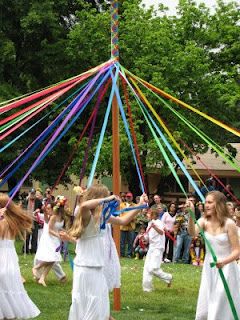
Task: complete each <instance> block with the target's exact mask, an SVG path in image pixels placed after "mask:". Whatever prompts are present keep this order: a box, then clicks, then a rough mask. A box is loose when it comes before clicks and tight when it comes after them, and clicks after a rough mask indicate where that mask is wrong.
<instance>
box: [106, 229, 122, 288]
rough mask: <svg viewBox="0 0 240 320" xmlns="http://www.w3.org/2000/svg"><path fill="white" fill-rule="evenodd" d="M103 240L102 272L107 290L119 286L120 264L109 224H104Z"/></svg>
mask: <svg viewBox="0 0 240 320" xmlns="http://www.w3.org/2000/svg"><path fill="white" fill-rule="evenodd" d="M103 240H104V268H103V272H104V275H105V278H106V281H107V286H108V290H109V291H112V290H113V289H114V288H120V285H121V266H120V262H119V258H118V253H117V249H116V245H115V243H114V240H113V237H112V229H111V224H109V223H107V224H106V229H105V230H104V234H103Z"/></svg>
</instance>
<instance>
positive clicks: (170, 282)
mask: <svg viewBox="0 0 240 320" xmlns="http://www.w3.org/2000/svg"><path fill="white" fill-rule="evenodd" d="M172 281H173V278H172V279H171V280H170V281H169V282H168V284H167V287H168V288H170V287H171V286H172Z"/></svg>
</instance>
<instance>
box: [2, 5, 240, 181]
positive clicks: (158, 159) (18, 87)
mask: <svg viewBox="0 0 240 320" xmlns="http://www.w3.org/2000/svg"><path fill="white" fill-rule="evenodd" d="M119 3H120V17H119V18H120V25H119V35H120V39H119V45H120V63H121V64H122V65H123V66H124V67H126V68H127V69H128V70H130V71H131V72H132V73H134V74H136V75H138V76H139V77H141V78H143V79H145V80H146V81H148V82H150V83H152V84H154V85H155V86H156V87H158V88H161V89H162V90H164V91H166V92H168V93H170V94H172V95H173V96H175V97H177V98H179V99H181V100H182V101H184V102H186V103H188V104H190V105H192V106H194V107H196V108H198V109H199V110H201V111H203V112H205V113H207V114H209V115H211V116H213V117H215V118H217V119H219V120H221V121H223V122H225V123H227V124H229V125H231V126H233V127H236V128H238V127H239V117H238V115H239V112H238V110H239V106H240V87H239V83H240V77H239V68H240V23H239V22H240V19H239V18H240V10H239V6H238V4H237V3H235V2H231V3H228V4H225V3H224V1H222V0H219V1H217V7H216V11H214V12H210V9H209V8H207V7H206V6H205V5H204V4H203V3H202V4H200V5H197V4H196V3H195V2H194V1H193V0H180V1H179V5H178V8H177V15H176V16H169V15H167V14H166V8H164V7H163V6H162V5H161V6H159V10H157V11H154V9H153V8H150V9H146V8H144V7H142V6H141V5H140V4H141V1H140V0H131V1H130V0H129V1H127V0H126V1H123V0H121V1H119ZM0 9H1V10H0V15H1V28H0V39H1V41H0V47H1V53H2V54H1V57H0V70H1V72H0V99H1V100H2V101H3V100H5V99H9V98H12V97H13V96H15V95H19V94H23V93H26V92H30V91H33V90H36V89H39V88H41V87H45V86H47V85H49V84H51V83H56V82H58V81H60V80H62V79H65V78H67V77H70V76H73V75H76V74H79V73H81V72H83V71H85V70H86V69H88V68H90V67H94V66H96V65H98V64H100V63H102V62H104V61H106V60H108V59H109V58H110V12H109V1H108V2H107V1H81V0H75V1H72V0H69V1H67V2H66V1H62V0H57V1H51V0H43V1H41V2H39V1H35V0H33V1H22V0H18V1H16V0H8V1H6V0H3V1H1V3H0ZM146 94H147V96H148V98H149V100H150V101H152V102H153V105H154V107H155V109H156V111H157V112H158V113H159V114H161V117H162V118H163V120H164V121H165V123H166V124H167V126H168V128H169V130H170V131H171V132H172V133H173V134H174V135H175V136H178V137H180V138H181V139H183V140H184V141H185V142H186V143H187V144H188V145H190V146H191V147H192V148H193V149H194V150H196V151H197V152H205V151H206V150H207V148H208V146H207V145H205V144H204V143H203V142H202V140H201V139H200V138H199V137H198V136H196V135H195V134H194V133H193V132H192V131H191V130H189V129H188V128H187V127H186V125H185V124H184V123H183V122H181V121H179V119H178V118H176V117H175V116H174V115H173V114H171V113H169V110H168V109H167V108H165V107H164V105H161V103H160V102H156V100H154V99H153V97H152V96H151V95H150V94H149V93H146ZM106 101H107V100H106ZM106 101H105V103H107V102H106ZM174 108H176V110H177V111H179V112H181V114H182V115H183V116H185V117H187V118H188V119H189V120H190V121H192V122H193V123H194V124H195V125H196V126H197V127H198V128H199V129H201V130H202V131H203V132H205V133H206V134H207V135H208V136H210V137H211V138H212V139H213V140H215V141H217V142H218V143H219V144H220V145H226V144H227V143H228V142H238V141H239V139H238V138H237V137H235V136H233V135H231V134H229V133H227V132H225V131H224V133H223V130H222V129H220V128H218V127H216V125H214V124H212V123H209V122H208V121H206V120H204V121H203V119H202V118H200V117H199V116H197V115H195V114H193V113H191V114H190V115H189V111H186V110H183V109H182V108H180V107H179V106H176V105H175V106H174ZM132 110H133V112H134V125H135V130H136V132H137V138H138V143H139V149H140V150H141V158H142V163H143V167H144V170H145V172H146V173H147V172H150V171H152V170H154V166H155V165H156V164H157V163H162V162H163V163H164V160H163V158H162V156H161V154H160V152H159V149H158V148H157V147H156V145H155V142H154V140H153V138H152V136H151V134H150V132H149V130H148V129H147V128H146V126H145V125H144V119H143V118H142V116H141V115H140V112H139V108H138V106H137V105H136V103H135V102H134V101H132ZM103 113H104V112H103V110H102V109H101V110H100V114H99V119H98V122H97V126H96V129H95V135H94V137H95V139H94V141H93V145H92V149H91V152H90V155H89V165H88V170H89V168H90V166H91V160H92V158H93V155H94V150H95V146H96V142H97V137H98V133H99V130H100V128H101V122H102V118H101V115H103ZM89 114H90V113H89ZM89 114H84V115H83V117H82V118H81V119H80V120H79V122H78V124H77V126H75V127H74V128H72V130H71V131H70V132H69V133H68V134H67V135H66V136H65V137H64V138H63V139H62V141H61V143H60V144H59V145H58V146H57V147H56V148H55V150H54V151H53V152H52V153H51V154H50V155H49V156H48V157H47V158H46V160H44V162H43V163H42V164H41V165H40V166H39V168H38V169H36V170H35V171H34V173H33V177H34V178H38V179H39V180H40V181H43V182H46V183H49V184H53V182H54V180H55V179H56V177H57V175H58V174H59V172H60V170H61V168H62V167H63V165H64V163H65V162H66V161H67V159H68V155H69V153H70V150H71V149H72V147H73V146H74V145H75V143H76V141H77V138H78V136H79V134H80V132H81V130H82V128H83V127H84V124H85V122H86V120H87V118H88V116H89ZM189 116H190V118H189ZM34 121H35V120H34ZM49 121H50V119H48V122H49ZM45 126H46V124H41V125H40V126H39V127H38V128H37V130H35V132H34V133H31V134H29V135H28V136H27V137H25V138H23V139H21V142H19V143H18V146H17V148H16V146H13V147H11V148H9V151H7V152H4V153H2V154H1V159H2V161H1V164H0V166H1V167H3V166H4V165H5V164H6V163H7V162H8V161H9V159H10V158H14V157H16V156H17V154H18V153H19V152H20V150H21V149H22V148H23V147H24V146H26V145H27V144H28V143H29V142H30V141H31V140H32V136H33V135H34V136H35V135H36V134H37V133H40V132H41V131H42V130H43V129H44V128H45ZM23 129H24V128H22V130H23ZM120 139H121V173H122V175H123V176H125V177H126V178H127V180H128V181H129V184H130V187H132V186H133V185H134V184H135V183H136V180H135V175H134V174H133V171H134V170H133V167H134V164H133V161H132V159H131V157H130V156H129V154H130V152H129V150H130V149H129V145H128V141H127V138H126V135H125V133H124V128H123V124H122V123H120ZM4 143H5V141H4ZM85 146H86V139H84V140H83V142H82V143H81V144H80V146H79V148H78V151H77V153H76V156H75V158H74V161H73V163H72V165H71V166H70V167H69V170H68V171H67V173H66V175H65V177H64V180H65V181H68V180H69V175H70V174H71V173H74V174H78V175H79V172H80V168H81V165H82V161H83V157H84V152H85ZM232 151H234V150H232ZM58 154H61V157H58V156H57V155H58ZM111 159H112V155H111V128H110V125H109V128H108V131H107V135H106V137H105V141H104V145H103V148H102V150H101V161H99V164H98V167H97V174H99V175H100V174H110V173H111ZM29 161H31V159H30V160H29ZM27 166H29V163H26V164H25V166H24V167H23V168H22V170H20V171H19V173H18V174H17V175H16V177H19V176H21V175H22V172H23V170H26V168H27ZM158 171H160V172H161V174H162V175H168V174H169V169H168V167H167V165H165V163H164V165H163V166H162V167H161V168H160V169H158Z"/></svg>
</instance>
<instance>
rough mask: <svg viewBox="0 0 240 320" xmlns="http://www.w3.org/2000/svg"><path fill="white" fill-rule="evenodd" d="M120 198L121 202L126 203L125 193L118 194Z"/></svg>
mask: <svg viewBox="0 0 240 320" xmlns="http://www.w3.org/2000/svg"><path fill="white" fill-rule="evenodd" d="M120 198H121V201H122V202H125V201H126V193H125V192H120Z"/></svg>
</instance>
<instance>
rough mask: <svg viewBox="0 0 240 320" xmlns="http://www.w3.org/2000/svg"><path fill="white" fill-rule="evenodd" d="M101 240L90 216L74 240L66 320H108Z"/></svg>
mask: <svg viewBox="0 0 240 320" xmlns="http://www.w3.org/2000/svg"><path fill="white" fill-rule="evenodd" d="M103 266H104V240H103V236H102V232H100V227H99V225H95V223H94V219H93V217H92V216H91V219H90V222H89V224H88V226H87V227H86V229H85V231H84V233H83V235H82V236H81V238H80V239H78V240H77V246H76V257H75V259H74V268H73V289H72V305H71V308H70V312H69V318H68V319H69V320H108V319H109V315H110V306H109V296H108V287H107V283H106V279H105V276H104V273H103Z"/></svg>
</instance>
